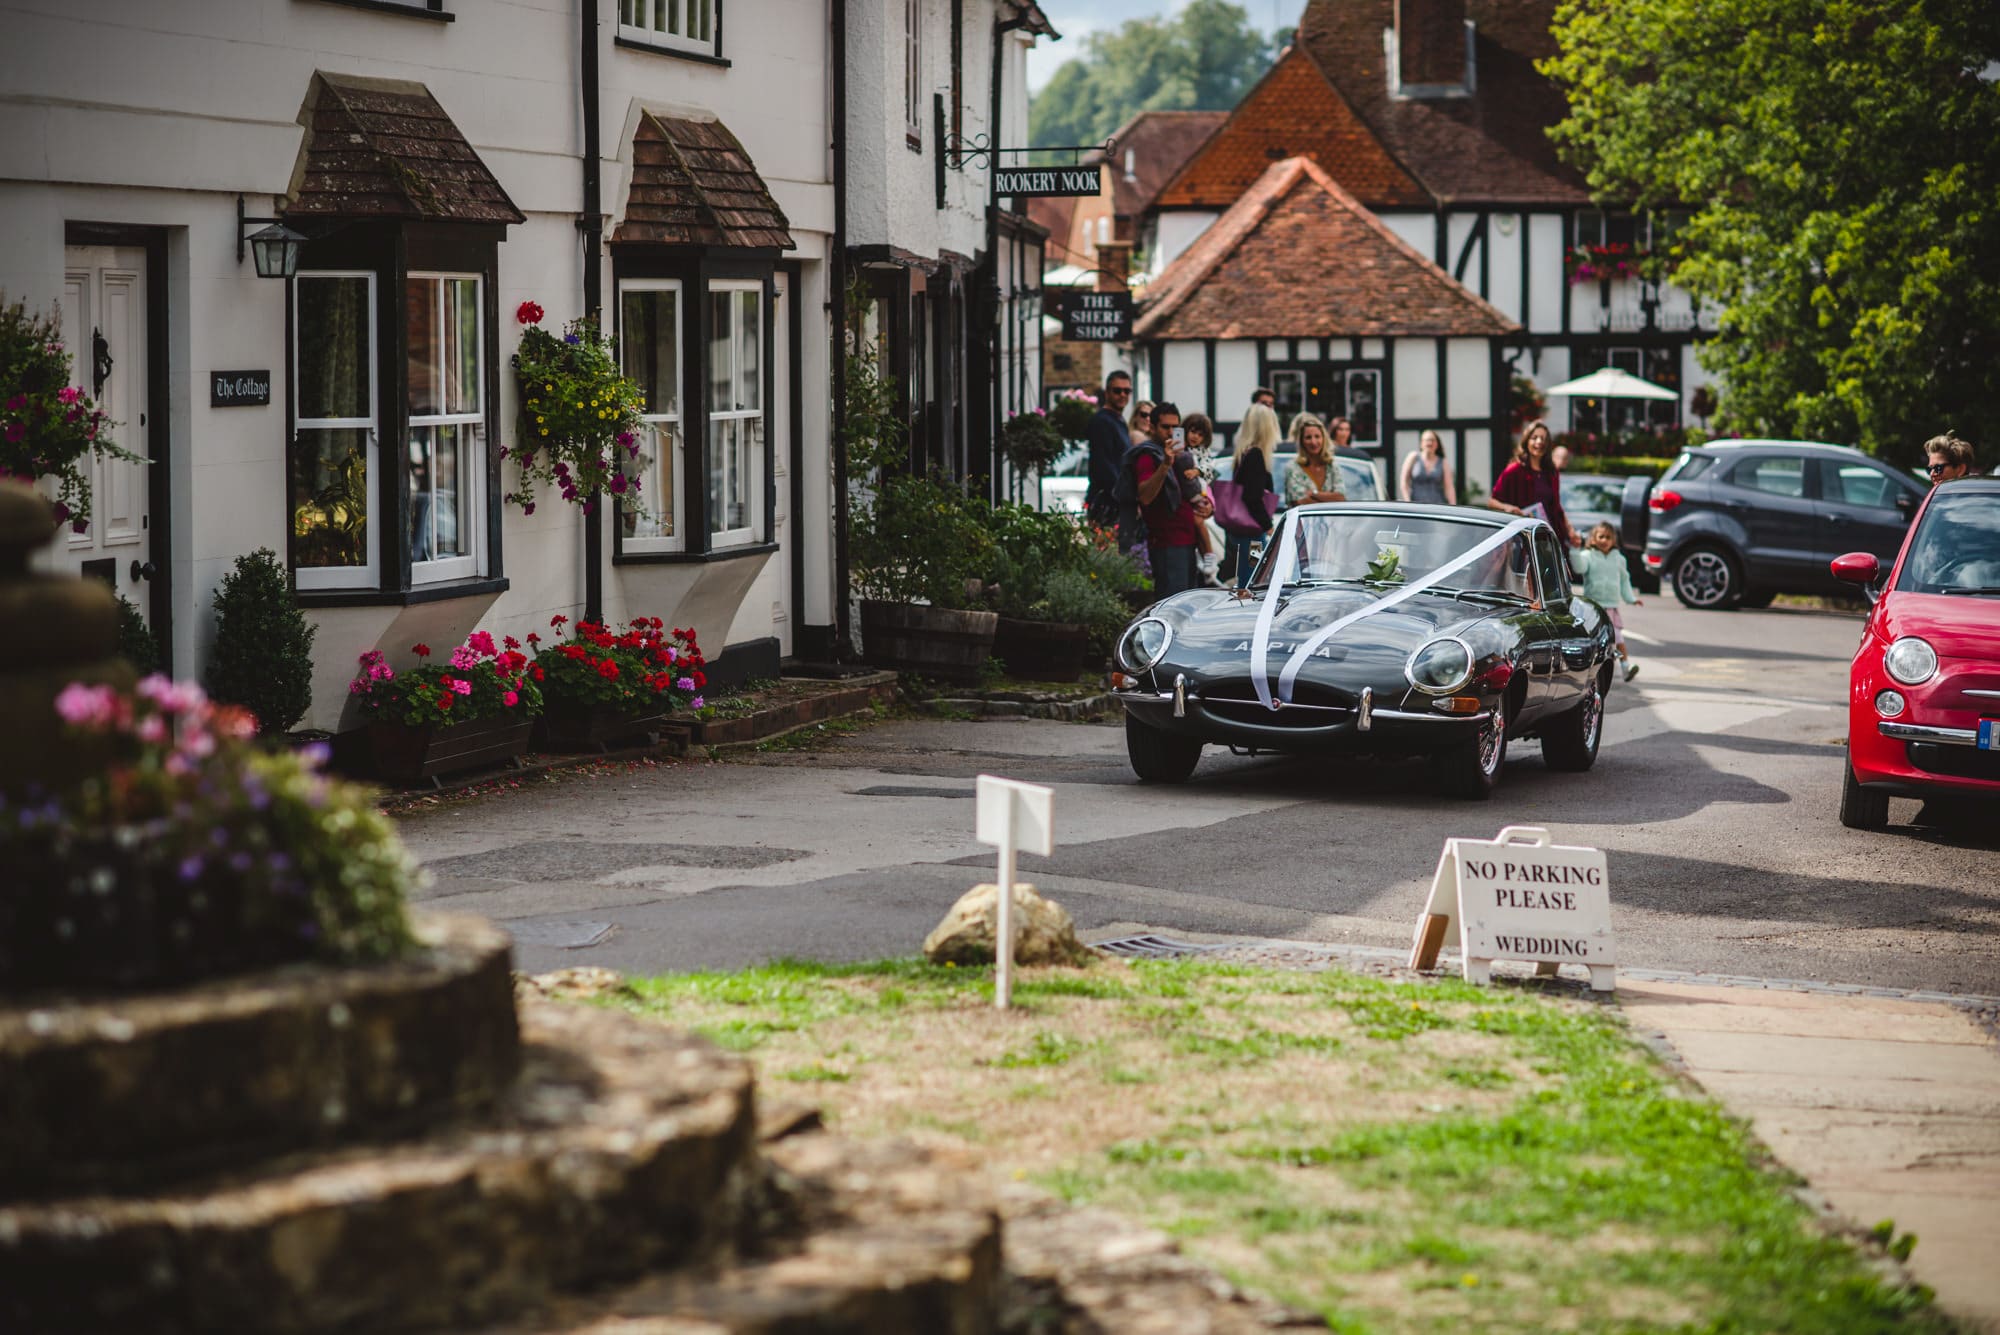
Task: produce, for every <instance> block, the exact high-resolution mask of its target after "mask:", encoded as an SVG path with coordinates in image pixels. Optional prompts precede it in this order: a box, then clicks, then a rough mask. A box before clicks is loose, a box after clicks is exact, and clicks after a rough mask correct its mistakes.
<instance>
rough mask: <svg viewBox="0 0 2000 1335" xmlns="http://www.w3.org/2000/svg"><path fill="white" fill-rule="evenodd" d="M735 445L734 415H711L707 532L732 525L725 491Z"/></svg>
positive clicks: (716, 531) (717, 531)
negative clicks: (719, 416) (732, 416)
mask: <svg viewBox="0 0 2000 1335" xmlns="http://www.w3.org/2000/svg"><path fill="white" fill-rule="evenodd" d="M735 445H736V422H735V419H733V418H726V417H725V418H710V419H709V422H708V531H709V532H710V533H720V532H722V531H723V530H725V529H729V528H734V527H735V525H734V524H732V523H730V522H729V510H728V503H727V496H726V494H725V493H726V491H727V488H728V478H729V465H730V462H731V459H730V456H731V454H732V452H733V451H734V449H735Z"/></svg>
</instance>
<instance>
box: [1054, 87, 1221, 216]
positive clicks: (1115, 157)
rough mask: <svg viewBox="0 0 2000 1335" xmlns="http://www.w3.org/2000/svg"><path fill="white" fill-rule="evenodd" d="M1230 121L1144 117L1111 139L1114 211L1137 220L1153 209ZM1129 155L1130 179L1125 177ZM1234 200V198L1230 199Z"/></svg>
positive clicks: (1209, 114) (1204, 116) (1197, 114)
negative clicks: (1162, 191) (1165, 188)
mask: <svg viewBox="0 0 2000 1335" xmlns="http://www.w3.org/2000/svg"><path fill="white" fill-rule="evenodd" d="M1228 119H1229V113H1228V112H1226V111H1142V112H1140V113H1139V114H1138V115H1136V116H1134V117H1133V118H1132V119H1131V120H1129V121H1126V122H1125V123H1124V124H1123V125H1121V126H1119V127H1118V129H1117V131H1116V132H1114V133H1113V134H1112V136H1111V157H1110V158H1109V159H1108V161H1109V162H1110V164H1111V211H1112V212H1113V213H1115V214H1116V215H1117V216H1119V217H1121V218H1136V217H1137V216H1138V215H1140V214H1141V213H1144V212H1145V211H1146V209H1147V208H1148V207H1149V206H1150V205H1151V204H1152V202H1153V197H1154V196H1155V195H1157V194H1159V193H1160V187H1161V186H1163V185H1165V184H1166V183H1167V182H1168V181H1170V180H1172V179H1173V178H1174V176H1175V175H1177V174H1178V173H1179V172H1180V169H1181V168H1182V167H1183V166H1184V165H1186V163H1187V160H1188V159H1189V158H1191V157H1193V156H1194V155H1195V152H1196V151H1197V150H1198V149H1200V148H1201V146H1202V145H1203V144H1205V143H1207V142H1208V137H1209V136H1210V135H1212V134H1214V133H1215V132H1216V131H1217V130H1218V129H1220V128H1221V127H1222V124H1223V122H1225V121H1227V120H1228ZM1127 154H1130V155H1131V156H1130V161H1131V163H1132V174H1131V175H1130V176H1127V175H1126V174H1125V163H1126V161H1127V156H1126V155H1127ZM1106 160H1107V159H1106V158H1105V157H1104V155H1103V154H1102V153H1088V154H1085V155H1084V161H1085V162H1103V161H1106ZM1231 198H1234V196H1231Z"/></svg>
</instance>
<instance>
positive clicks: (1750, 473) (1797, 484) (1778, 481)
mask: <svg viewBox="0 0 2000 1335" xmlns="http://www.w3.org/2000/svg"><path fill="white" fill-rule="evenodd" d="M1729 480H1730V481H1731V482H1734V483H1735V484H1736V485H1737V486H1739V487H1748V488H1750V489H1751V490H1752V491H1763V492H1769V493H1770V494H1771V495H1773V496H1793V497H1798V496H1804V495H1805V494H1806V461H1805V460H1804V459H1802V458H1800V457H1798V456H1797V455H1792V456H1789V457H1787V456H1785V455H1767V456H1766V457H1764V458H1762V459H1745V460H1744V461H1743V462H1742V463H1740V464H1738V465H1736V467H1735V468H1734V469H1733V470H1732V471H1731V472H1730V474H1729Z"/></svg>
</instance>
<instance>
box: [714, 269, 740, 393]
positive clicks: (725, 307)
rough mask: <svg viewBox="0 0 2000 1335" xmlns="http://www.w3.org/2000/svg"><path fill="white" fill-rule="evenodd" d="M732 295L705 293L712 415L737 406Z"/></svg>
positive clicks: (734, 325)
mask: <svg viewBox="0 0 2000 1335" xmlns="http://www.w3.org/2000/svg"><path fill="white" fill-rule="evenodd" d="M735 295H736V294H735V293H733V292H710V293H709V294H708V318H709V330H708V410H709V411H710V412H712V413H718V412H721V413H726V412H730V411H733V410H734V409H735V408H736V407H737V406H738V404H737V401H736V394H735V392H734V391H735V387H736V374H735V372H736V368H735V365H734V350H735V344H736V318H735V316H736V302H735V300H734V297H735Z"/></svg>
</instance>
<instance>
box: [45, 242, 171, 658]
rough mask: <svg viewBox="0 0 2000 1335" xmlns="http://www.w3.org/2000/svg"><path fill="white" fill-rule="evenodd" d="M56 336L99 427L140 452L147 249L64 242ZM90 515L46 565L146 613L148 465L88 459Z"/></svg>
mask: <svg viewBox="0 0 2000 1335" xmlns="http://www.w3.org/2000/svg"><path fill="white" fill-rule="evenodd" d="M63 262H64V272H63V301H62V339H63V344H64V346H65V347H66V348H67V349H68V350H69V353H70V358H71V361H70V383H71V384H72V385H75V386H76V387H77V388H79V389H81V390H82V391H83V392H84V393H86V394H88V395H90V396H92V397H93V398H95V399H96V400H97V405H98V407H100V408H102V409H103V410H104V411H105V413H106V414H108V416H109V424H108V426H107V427H106V430H105V434H107V435H108V436H109V437H110V438H111V439H112V440H113V441H115V442H116V443H118V444H119V445H121V446H123V447H124V448H125V449H128V450H130V451H131V452H132V453H134V454H136V455H139V456H140V457H141V458H150V457H152V453H151V451H150V450H149V449H148V448H147V434H148V433H147V421H146V413H147V409H148V397H147V379H148V377H147V355H148V349H147V347H146V252H145V250H144V249H142V248H140V247H138V246H66V247H64V251H63ZM83 466H84V467H85V468H86V469H88V470H89V478H90V490H91V501H90V523H89V525H88V526H87V527H86V528H85V529H84V531H83V532H81V533H77V532H75V531H73V530H72V529H70V528H68V527H65V528H64V529H63V530H62V531H61V532H60V533H59V534H58V535H57V537H56V542H55V549H54V558H53V561H52V562H50V564H51V565H52V566H53V567H54V568H55V569H56V570H59V571H66V572H69V573H72V574H83V575H90V576H93V577H95V578H99V579H103V580H105V581H107V582H108V583H109V584H110V585H111V587H112V588H114V589H116V590H117V591H118V592H119V593H120V594H123V595H124V596H125V598H126V599H127V600H129V601H130V602H131V603H133V604H134V605H135V606H136V607H137V608H138V609H139V614H140V615H141V616H143V617H146V618H147V619H148V620H150V619H151V603H152V597H151V590H150V588H149V587H148V581H150V580H151V579H152V576H153V543H152V534H151V532H150V531H149V530H150V518H149V516H148V514H147V495H148V482H149V479H148V477H147V472H148V466H147V465H146V464H142V463H130V462H128V461H126V460H123V459H114V458H102V459H99V458H89V457H86V459H85V460H84V462H83Z"/></svg>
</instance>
